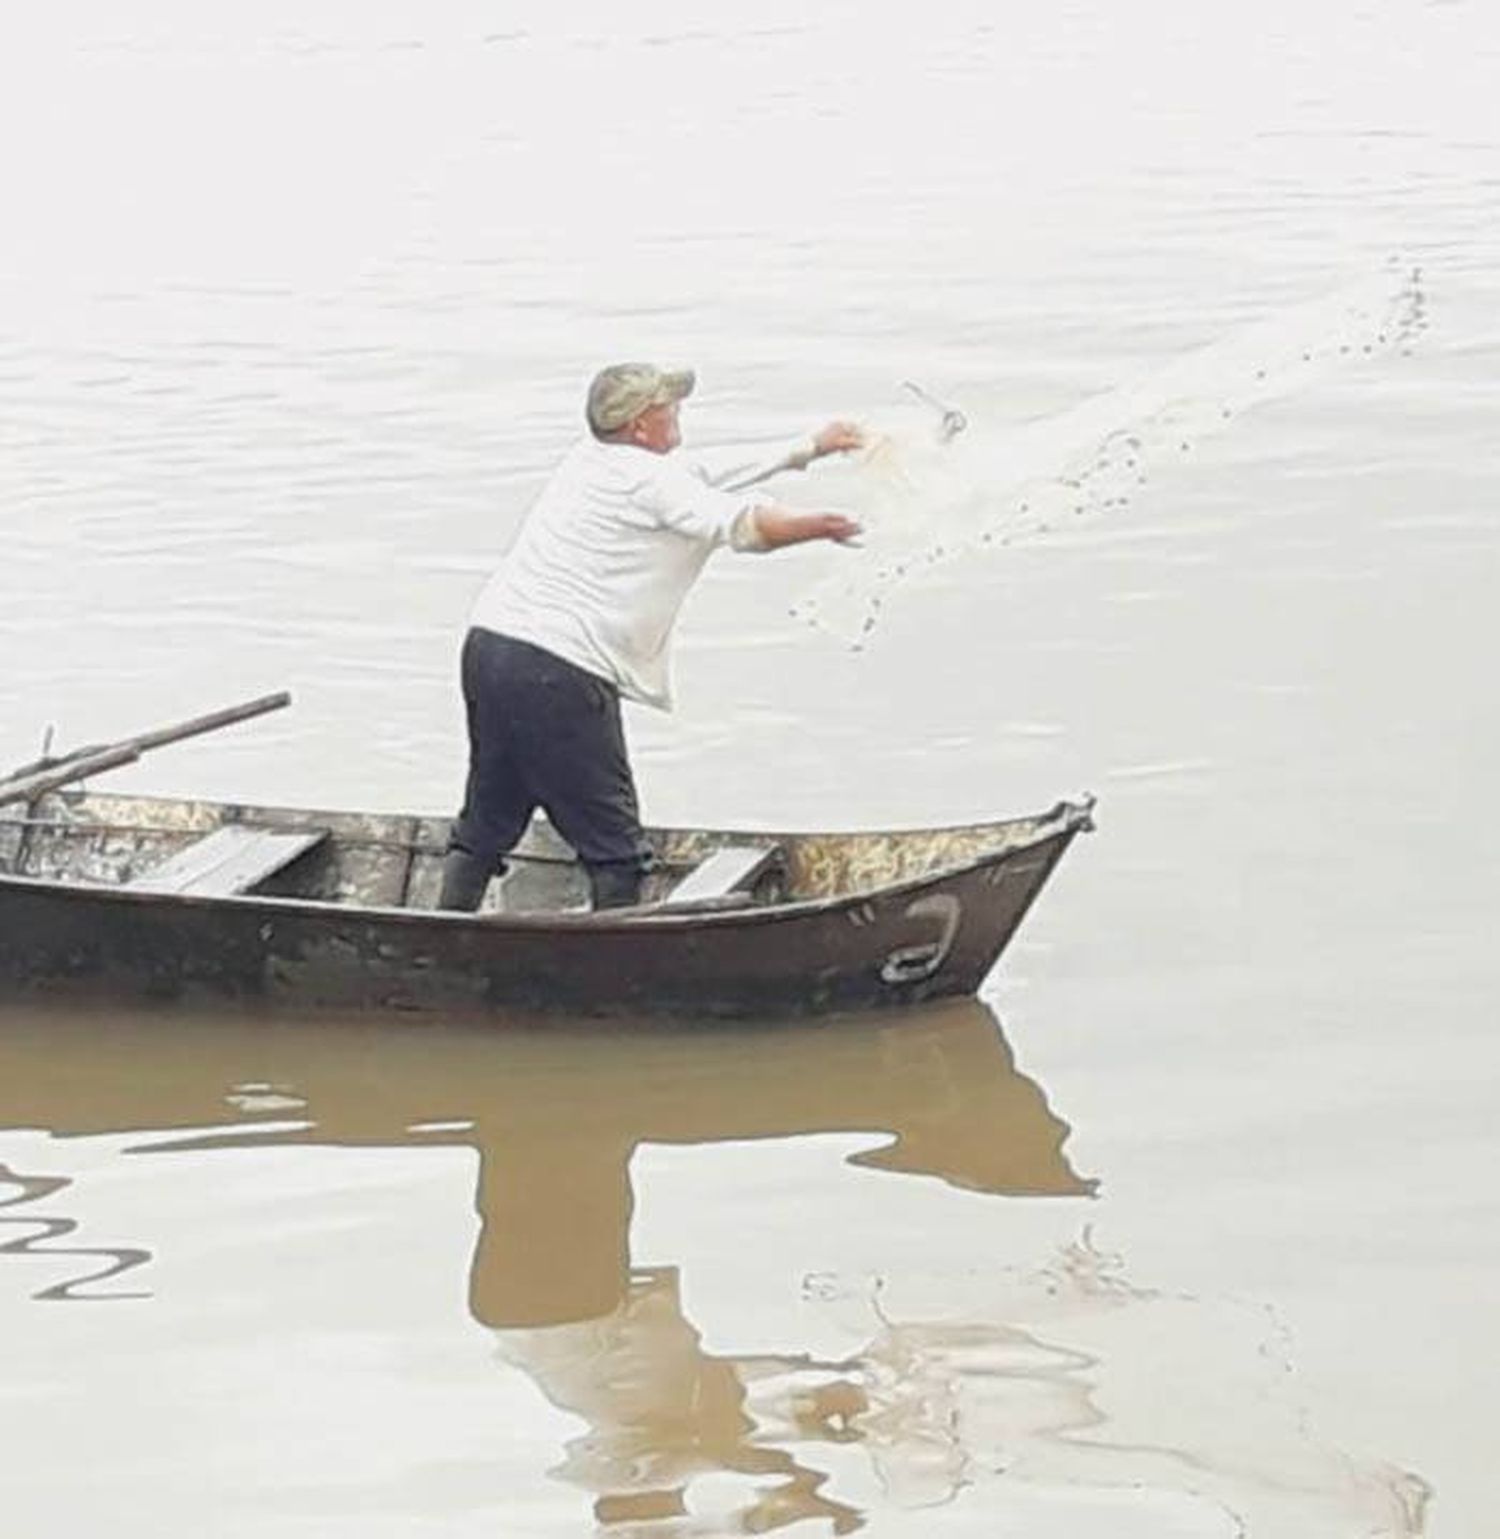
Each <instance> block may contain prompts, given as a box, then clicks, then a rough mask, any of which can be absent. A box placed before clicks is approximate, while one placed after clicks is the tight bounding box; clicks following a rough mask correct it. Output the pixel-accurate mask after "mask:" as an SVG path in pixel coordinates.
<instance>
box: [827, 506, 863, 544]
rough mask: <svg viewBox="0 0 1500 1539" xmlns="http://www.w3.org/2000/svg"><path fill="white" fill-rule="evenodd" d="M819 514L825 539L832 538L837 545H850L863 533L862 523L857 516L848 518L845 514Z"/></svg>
mask: <svg viewBox="0 0 1500 1539" xmlns="http://www.w3.org/2000/svg"><path fill="white" fill-rule="evenodd" d="M821 516H822V520H823V538H824V539H825V540H832V541H834V542H835V543H836V544H838V545H850V544H853V543H854V542H855V541H857V540H858V539H859V537H860V535H862V534H863V533H864V525H863V524H861V523H860V521H859V520H858V519H857V518H850V517H849V516H848V515H847V514H844V513H824V514H822V515H821Z"/></svg>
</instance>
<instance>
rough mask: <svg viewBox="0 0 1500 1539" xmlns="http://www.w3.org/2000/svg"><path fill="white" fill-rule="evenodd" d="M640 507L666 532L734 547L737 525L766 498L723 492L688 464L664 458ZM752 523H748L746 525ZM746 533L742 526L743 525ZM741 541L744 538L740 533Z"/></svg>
mask: <svg viewBox="0 0 1500 1539" xmlns="http://www.w3.org/2000/svg"><path fill="white" fill-rule="evenodd" d="M640 501H641V505H642V507H643V508H644V509H645V511H646V512H647V513H649V514H650V516H651V517H652V518H653V519H655V521H656V522H657V523H658V524H660V525H661V526H662V527H663V528H665V529H673V530H676V532H677V533H678V534H685V535H687V536H688V537H689V538H690V539H694V540H702V541H703V542H704V543H705V544H708V545H731V544H732V545H735V547H736V548H737V549H744V548H746V547H745V546H744V545H743V544H741V543H740V541H739V540H737V538H736V530H735V526H736V524H737V523H738V522H739V521H740V519H741V516H742V515H745V514H748V513H749V512H750V511H751V510H752V509H753V508H755V507H756V506H757V504H758V503H760V502H762V501H764V499H763V498H759V497H754V496H747V495H745V494H744V493H742V492H738V493H737V492H727V491H720V490H719V489H718V488H717V487H714V486H710V485H709V484H708V483H707V482H706V481H704V480H703V479H702V477H700V476H698V475H696V474H695V473H694V472H693V470H692V469H691V468H690V466H689V464H688V463H687V462H686V461H680V460H676V459H673V458H670V457H668V456H666V455H663V456H662V457H661V464H660V465H659V466H658V467H656V470H655V474H654V475H653V476H652V477H651V479H650V481H649V482H648V483H647V485H646V486H645V487H644V488H642V492H641V497H640ZM748 522H751V521H749V520H747V523H748ZM742 530H743V526H742ZM740 538H741V539H742V538H743V534H741V536H740Z"/></svg>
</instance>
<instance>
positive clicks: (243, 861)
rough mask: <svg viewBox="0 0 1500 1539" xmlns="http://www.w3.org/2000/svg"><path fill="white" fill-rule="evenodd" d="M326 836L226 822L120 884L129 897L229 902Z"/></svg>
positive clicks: (319, 832) (321, 832)
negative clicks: (145, 895)
mask: <svg viewBox="0 0 1500 1539" xmlns="http://www.w3.org/2000/svg"><path fill="white" fill-rule="evenodd" d="M327 837H328V830H327V829H325V828H307V829H284V828H256V827H254V826H253V825H251V824H248V823H226V824H224V825H223V827H222V828H216V829H215V830H214V831H213V832H212V833H211V834H205V835H204V837H203V838H201V839H198V840H196V841H195V842H194V843H192V844H190V845H188V846H187V847H186V848H185V849H181V850H179V851H178V852H177V853H176V854H175V855H172V856H170V857H169V858H168V859H166V860H164V861H163V862H162V863H161V865H159V866H156V867H155V868H154V869H152V870H150V871H146V872H143V873H142V874H141V875H140V876H138V877H136V878H134V880H132V881H129V882H127V883H126V884H125V885H126V886H127V887H128V888H130V889H131V891H133V892H159V893H173V894H176V895H177V896H180V897H181V896H188V897H195V898H230V897H234V896H235V895H236V894H238V893H243V892H249V891H250V889H251V888H252V887H255V886H257V885H258V884H259V883H261V882H263V881H265V880H266V878H267V877H270V876H274V875H275V874H276V872H278V871H280V870H282V869H283V868H284V867H286V866H289V865H291V863H292V862H293V861H294V860H296V858H297V857H298V856H299V855H302V854H304V853H305V852H306V851H308V850H310V849H312V848H313V847H314V846H315V845H318V844H321V843H322V842H323V840H325V839H326V838H327Z"/></svg>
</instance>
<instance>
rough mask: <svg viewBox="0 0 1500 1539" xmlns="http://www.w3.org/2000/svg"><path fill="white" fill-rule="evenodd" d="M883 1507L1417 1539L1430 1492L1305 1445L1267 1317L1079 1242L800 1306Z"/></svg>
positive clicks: (1097, 1525) (1317, 1443) (1274, 1537)
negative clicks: (839, 1354)
mask: <svg viewBox="0 0 1500 1539" xmlns="http://www.w3.org/2000/svg"><path fill="white" fill-rule="evenodd" d="M804 1296H805V1298H806V1300H807V1302H808V1305H809V1307H810V1308H811V1309H812V1310H813V1311H814V1312H815V1313H816V1314H817V1315H818V1316H819V1317H820V1319H819V1324H820V1326H821V1328H822V1330H823V1331H824V1333H826V1335H827V1336H828V1340H829V1344H830V1345H833V1344H834V1343H836V1342H842V1343H843V1344H846V1345H847V1347H848V1361H849V1363H850V1365H851V1367H850V1368H848V1369H846V1370H845V1371H844V1372H843V1374H842V1375H841V1380H842V1382H843V1383H844V1384H845V1386H846V1388H847V1392H848V1396H849V1398H851V1399H852V1401H853V1404H854V1410H853V1412H852V1414H851V1416H850V1425H851V1427H852V1429H853V1431H854V1433H855V1434H856V1435H857V1436H858V1438H859V1441H860V1442H861V1443H862V1444H863V1445H864V1448H865V1450H866V1452H867V1453H868V1455H869V1457H870V1459H871V1461H872V1463H873V1465H874V1466H875V1470H876V1473H877V1475H878V1478H879V1480H880V1483H881V1485H882V1487H883V1489H884V1490H885V1492H886V1494H887V1496H888V1498H889V1499H890V1500H891V1501H892V1502H893V1504H895V1505H897V1506H902V1507H930V1506H935V1505H940V1504H944V1503H946V1502H949V1501H952V1500H954V1499H955V1498H956V1497H957V1496H958V1495H959V1494H960V1493H961V1492H963V1491H965V1490H971V1489H975V1488H980V1487H982V1488H983V1499H984V1500H985V1502H986V1505H987V1508H988V1509H990V1510H996V1511H999V1510H1004V1511H1005V1512H1006V1513H1007V1514H1013V1515H1014V1517H1015V1518H1017V1519H1019V1520H1021V1521H1019V1522H1017V1528H1018V1531H1019V1530H1020V1529H1021V1528H1028V1529H1029V1531H1034V1532H1047V1533H1053V1532H1057V1533H1069V1534H1073V1535H1083V1534H1088V1535H1093V1534H1096V1533H1097V1534H1101V1535H1103V1534H1109V1535H1110V1536H1111V1539H1123V1536H1125V1535H1133V1534H1142V1535H1146V1534H1151V1535H1153V1536H1155V1535H1161V1534H1165V1533H1171V1534H1181V1535H1183V1536H1188V1535H1191V1536H1193V1539H1420V1535H1422V1534H1423V1533H1424V1532H1425V1528H1426V1513H1427V1506H1428V1502H1429V1499H1430V1497H1431V1490H1430V1488H1429V1487H1428V1485H1427V1483H1426V1482H1425V1481H1423V1480H1422V1479H1421V1477H1420V1476H1418V1475H1416V1474H1413V1473H1412V1472H1410V1471H1407V1470H1402V1469H1399V1468H1397V1467H1396V1466H1394V1465H1391V1464H1388V1463H1386V1462H1384V1461H1382V1460H1378V1459H1372V1460H1362V1459H1359V1458H1357V1457H1355V1456H1353V1455H1351V1454H1349V1453H1346V1452H1345V1451H1344V1450H1342V1449H1340V1448H1337V1447H1334V1446H1331V1445H1329V1444H1328V1443H1326V1442H1325V1441H1323V1440H1322V1439H1320V1438H1319V1436H1318V1435H1317V1434H1316V1432H1315V1431H1314V1429H1313V1428H1312V1427H1311V1425H1310V1423H1309V1418H1308V1416H1307V1414H1306V1412H1305V1411H1304V1409H1303V1407H1302V1406H1301V1405H1300V1404H1299V1403H1298V1400H1297V1398H1296V1393H1295V1390H1296V1367H1295V1360H1294V1354H1293V1347H1292V1342H1291V1336H1290V1332H1289V1331H1288V1330H1287V1328H1286V1326H1285V1325H1284V1323H1283V1322H1282V1321H1281V1320H1280V1319H1279V1317H1278V1316H1277V1315H1276V1313H1275V1312H1274V1311H1273V1310H1272V1309H1270V1308H1269V1307H1268V1306H1266V1305H1263V1304H1259V1303H1255V1302H1250V1301H1244V1300H1238V1299H1232V1298H1201V1297H1197V1296H1194V1295H1189V1294H1174V1293H1168V1292H1163V1291H1159V1290H1155V1289H1150V1288H1144V1287H1140V1286H1137V1285H1136V1284H1134V1283H1132V1282H1131V1280H1130V1279H1129V1277H1128V1276H1127V1274H1126V1268H1125V1265H1124V1263H1123V1261H1122V1259H1121V1258H1120V1257H1119V1256H1117V1255H1113V1254H1110V1253H1109V1252H1107V1251H1104V1250H1101V1249H1099V1248H1098V1247H1096V1245H1095V1244H1094V1241H1093V1237H1092V1234H1091V1233H1090V1231H1089V1230H1087V1229H1085V1231H1084V1232H1083V1234H1082V1236H1081V1237H1080V1238H1079V1239H1078V1240H1077V1241H1076V1242H1074V1243H1073V1244H1071V1245H1068V1246H1066V1247H1064V1248H1063V1249H1062V1250H1061V1251H1059V1252H1058V1254H1057V1255H1055V1256H1054V1257H1053V1258H1052V1259H1051V1260H1050V1261H1048V1262H1047V1263H1046V1264H1045V1265H1043V1266H1042V1267H1040V1268H1039V1269H1037V1270H1035V1271H1031V1272H1025V1271H1020V1270H1017V1271H1005V1272H999V1273H995V1272H987V1273H984V1274H975V1275H972V1276H970V1277H966V1278H959V1277H955V1276H953V1275H952V1274H951V1273H945V1274H943V1275H942V1276H941V1277H933V1278H931V1279H930V1280H924V1279H923V1278H920V1277H916V1276H903V1277H899V1278H887V1279H872V1278H855V1277H848V1278H836V1277H831V1276H824V1277H823V1278H822V1279H820V1281H819V1285H818V1287H817V1288H816V1289H812V1290H804Z"/></svg>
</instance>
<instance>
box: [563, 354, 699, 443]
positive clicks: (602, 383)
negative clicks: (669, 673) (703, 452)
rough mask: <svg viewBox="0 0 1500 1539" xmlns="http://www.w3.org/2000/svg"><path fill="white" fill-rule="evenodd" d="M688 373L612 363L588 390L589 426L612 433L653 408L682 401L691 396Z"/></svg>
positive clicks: (690, 373) (692, 378) (691, 379)
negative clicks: (670, 402) (669, 402)
mask: <svg viewBox="0 0 1500 1539" xmlns="http://www.w3.org/2000/svg"><path fill="white" fill-rule="evenodd" d="M696 383H697V377H696V376H695V375H694V373H693V371H692V370H691V369H658V368H657V367H656V365H655V364H651V363H612V364H610V366H609V367H608V368H607V369H600V370H599V372H598V373H597V374H596V375H595V376H594V382H593V384H591V385H590V386H589V405H588V418H589V426H590V427H591V428H593V430H594V431H595V432H596V433H614V432H617V431H618V430H619V429H620V428H622V427H624V426H625V424H626V423H628V422H634V421H635V419H636V418H637V417H639V416H640V414H641V413H642V412H643V411H646V410H647V409H648V408H649V407H652V406H665V405H666V404H667V402H668V401H681V400H683V399H684V398H685V397H687V396H690V395H691V394H692V393H693V386H694V385H695V384H696Z"/></svg>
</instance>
